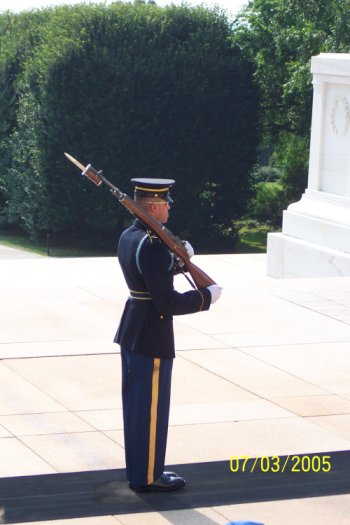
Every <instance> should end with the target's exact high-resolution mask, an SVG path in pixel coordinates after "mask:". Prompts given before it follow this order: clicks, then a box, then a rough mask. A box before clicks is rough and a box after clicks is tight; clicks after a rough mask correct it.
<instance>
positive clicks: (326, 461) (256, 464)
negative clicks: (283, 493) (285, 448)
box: [230, 454, 332, 474]
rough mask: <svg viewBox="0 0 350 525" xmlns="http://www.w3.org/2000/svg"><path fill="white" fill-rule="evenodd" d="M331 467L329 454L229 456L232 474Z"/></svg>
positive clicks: (327, 470)
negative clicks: (255, 456)
mask: <svg viewBox="0 0 350 525" xmlns="http://www.w3.org/2000/svg"><path fill="white" fill-rule="evenodd" d="M331 468H332V465H331V456H326V455H310V456H309V455H307V454H302V455H299V454H295V455H288V456H283V457H281V456H261V457H257V458H251V457H249V456H231V457H230V470H231V472H233V473H234V474H237V473H239V472H247V473H249V472H250V473H251V474H253V472H264V473H267V472H269V473H270V472H271V473H283V472H330V470H331Z"/></svg>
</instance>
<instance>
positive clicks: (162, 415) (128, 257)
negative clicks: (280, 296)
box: [114, 179, 221, 492]
mask: <svg viewBox="0 0 350 525" xmlns="http://www.w3.org/2000/svg"><path fill="white" fill-rule="evenodd" d="M132 182H133V183H134V184H135V192H134V200H135V201H136V202H137V204H138V205H139V206H141V207H142V208H143V209H144V210H145V211H146V212H147V213H148V214H149V215H151V216H152V217H154V218H155V219H157V220H158V221H159V222H161V223H162V224H165V223H166V222H167V220H168V217H169V210H170V203H172V202H173V201H172V199H171V197H170V188H171V186H172V185H173V184H174V183H175V181H174V180H171V179H132ZM185 247H186V250H187V252H188V254H189V256H192V255H193V249H192V247H191V245H190V244H189V243H187V242H186V243H185ZM118 258H119V263H120V265H121V268H122V271H123V274H124V278H125V281H126V284H127V286H128V288H129V290H130V296H129V298H128V300H127V302H126V305H125V308H124V312H123V315H122V318H121V321H120V324H119V328H118V331H117V333H116V336H115V339H114V341H115V342H116V343H118V344H119V345H120V347H121V359H122V400H123V417H124V438H125V458H126V474H127V479H128V481H129V487H130V489H131V490H133V491H135V492H168V491H172V490H178V489H180V488H182V487H183V486H184V485H185V480H184V479H183V478H182V477H180V476H179V475H178V474H176V473H175V472H167V471H165V470H164V462H165V451H166V442H167V433H168V421H169V407H170V389H171V373H172V365H173V358H174V357H175V346H174V331H173V315H183V314H190V313H194V312H200V311H204V310H208V309H209V307H210V304H212V303H214V302H215V301H217V300H218V299H219V297H220V294H221V288H220V287H219V286H217V285H212V286H209V287H208V288H202V289H200V290H191V291H188V292H185V293H179V292H177V291H176V290H175V289H174V284H173V277H174V273H176V261H175V258H174V255H173V253H172V252H170V251H169V249H168V248H167V247H166V246H165V244H163V242H162V241H160V240H159V239H158V238H157V237H155V236H154V235H153V234H152V233H151V232H150V231H148V230H147V226H146V225H145V224H143V223H142V222H141V221H140V220H139V219H136V220H135V221H134V223H133V224H132V226H130V227H129V228H128V229H127V230H125V231H124V232H123V233H122V235H121V237H120V240H119V245H118Z"/></svg>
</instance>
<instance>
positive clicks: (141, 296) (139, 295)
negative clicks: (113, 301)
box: [129, 290, 152, 301]
mask: <svg viewBox="0 0 350 525" xmlns="http://www.w3.org/2000/svg"><path fill="white" fill-rule="evenodd" d="M129 291H130V297H131V299H138V300H139V301H151V300H152V298H151V296H150V294H149V293H148V292H137V291H136V290H129Z"/></svg>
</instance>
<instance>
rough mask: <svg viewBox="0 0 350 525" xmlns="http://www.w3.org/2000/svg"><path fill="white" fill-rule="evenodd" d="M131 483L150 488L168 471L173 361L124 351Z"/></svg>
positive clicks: (124, 405)
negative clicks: (165, 469) (165, 464)
mask: <svg viewBox="0 0 350 525" xmlns="http://www.w3.org/2000/svg"><path fill="white" fill-rule="evenodd" d="M121 359H122V400H123V418H124V440H125V461H126V476H127V479H128V480H129V481H130V482H131V483H133V484H135V485H147V484H149V483H153V481H155V480H156V479H158V478H159V477H160V476H161V475H162V474H163V471H164V462H165V452H166V443H167V436H168V424H169V408H170V391H171V374H172V366H173V359H161V358H155V357H149V356H146V355H143V354H140V353H136V352H129V351H127V350H124V349H123V348H122V349H121Z"/></svg>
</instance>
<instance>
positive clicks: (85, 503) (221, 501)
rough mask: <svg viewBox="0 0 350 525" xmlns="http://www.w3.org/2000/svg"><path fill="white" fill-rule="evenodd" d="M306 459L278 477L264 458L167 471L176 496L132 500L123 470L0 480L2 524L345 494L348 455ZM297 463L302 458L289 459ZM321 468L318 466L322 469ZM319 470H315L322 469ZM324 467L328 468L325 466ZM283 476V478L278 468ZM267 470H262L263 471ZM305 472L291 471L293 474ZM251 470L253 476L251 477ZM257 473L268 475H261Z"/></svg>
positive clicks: (282, 461)
mask: <svg viewBox="0 0 350 525" xmlns="http://www.w3.org/2000/svg"><path fill="white" fill-rule="evenodd" d="M304 456H305V457H306V458H307V459H305V460H303V461H302V460H301V459H300V460H299V461H298V459H294V460H293V461H292V460H291V458H292V456H289V457H288V458H289V459H288V461H287V462H286V460H287V456H280V457H279V461H280V463H279V466H280V469H279V470H280V471H279V472H272V471H271V468H272V467H273V462H272V460H271V459H269V458H265V460H264V461H261V458H258V460H257V461H256V463H255V467H254V469H253V466H254V462H255V458H251V459H249V461H247V462H246V464H245V468H244V470H245V471H244V472H243V462H242V461H241V462H240V463H239V465H234V464H233V467H234V468H235V467H237V472H236V473H233V472H231V470H230V463H229V461H216V462H208V463H191V464H185V465H169V466H168V467H167V468H169V469H172V470H175V471H177V472H179V474H181V475H182V476H184V478H185V479H186V481H187V486H186V488H185V489H183V490H182V491H180V492H173V493H169V494H154V493H150V494H134V493H133V492H131V491H130V490H129V488H128V486H127V483H126V481H125V471H124V469H118V470H101V471H87V472H72V473H66V474H46V475H36V476H19V477H12V478H0V508H1V507H2V508H3V509H4V512H5V523H18V522H31V521H44V520H56V519H68V518H81V517H87V516H105V515H113V514H129V513H138V512H152V511H155V512H163V511H167V510H180V509H195V508H201V507H212V506H220V505H234V504H238V503H249V502H257V501H274V500H281V499H295V498H306V497H316V496H326V495H335V494H346V493H349V492H350V451H340V452H329V453H326V452H322V453H319V454H305V455H304ZM315 456H318V457H319V458H321V460H322V457H324V456H329V462H330V466H331V470H330V471H329V472H323V471H322V470H320V471H319V472H312V471H311V470H313V468H312V466H313V467H314V469H315V468H317V467H318V465H319V464H320V463H319V461H318V460H313V458H314V457H315ZM297 457H299V458H302V457H303V455H300V454H299V455H298V456H294V458H297ZM321 464H322V463H321ZM321 464H320V465H321ZM326 464H327V463H326ZM284 465H285V470H284V472H283V473H282V472H281V470H282V467H283V466H284ZM268 466H269V467H270V468H269V469H267V467H268ZM298 467H299V468H300V469H302V470H309V471H307V472H302V471H301V472H297V471H292V469H293V468H294V470H295V469H297V468H298ZM252 469H253V472H252ZM262 470H267V471H266V472H263V471H262Z"/></svg>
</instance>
